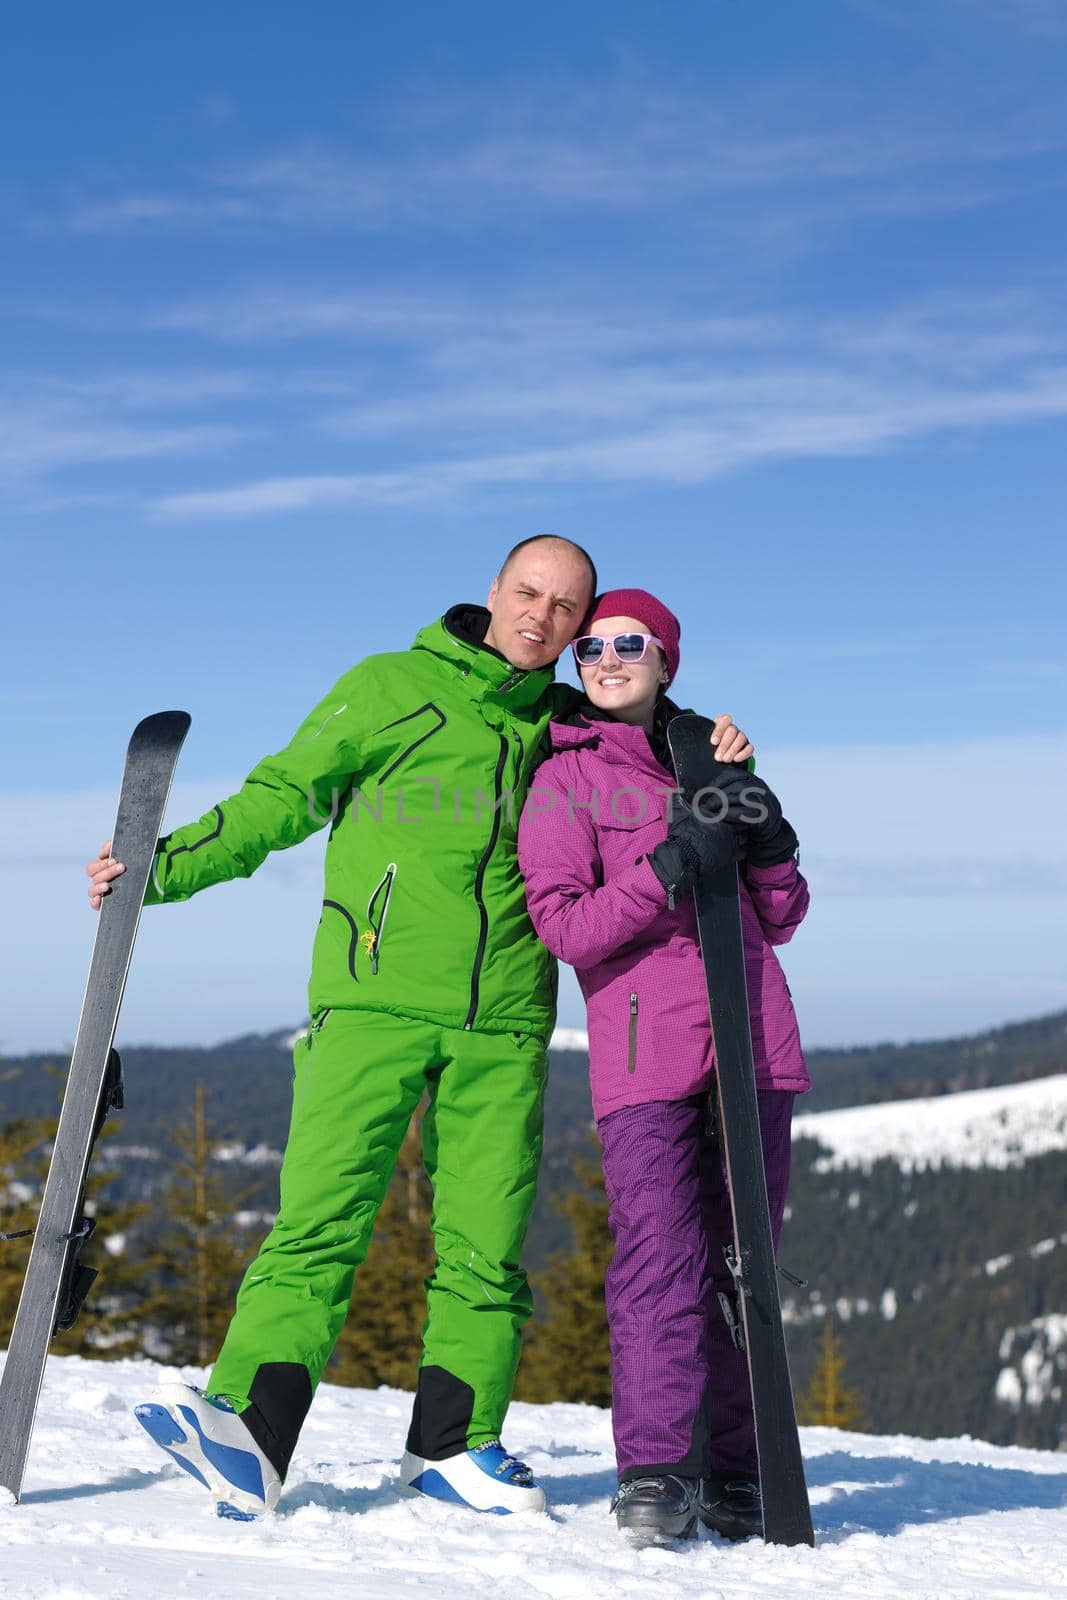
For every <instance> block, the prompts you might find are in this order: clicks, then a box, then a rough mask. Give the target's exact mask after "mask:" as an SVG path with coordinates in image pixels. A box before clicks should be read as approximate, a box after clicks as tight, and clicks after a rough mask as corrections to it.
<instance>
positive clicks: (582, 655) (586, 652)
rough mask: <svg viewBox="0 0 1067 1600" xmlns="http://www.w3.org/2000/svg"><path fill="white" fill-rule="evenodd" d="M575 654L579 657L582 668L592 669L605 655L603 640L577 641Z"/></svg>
mask: <svg viewBox="0 0 1067 1600" xmlns="http://www.w3.org/2000/svg"><path fill="white" fill-rule="evenodd" d="M574 653H575V655H576V656H577V657H578V662H579V665H580V666H583V667H591V666H592V665H593V662H594V661H599V660H600V658H601V656H602V655H603V654H604V641H603V639H596V638H590V639H576V640H575V643H574Z"/></svg>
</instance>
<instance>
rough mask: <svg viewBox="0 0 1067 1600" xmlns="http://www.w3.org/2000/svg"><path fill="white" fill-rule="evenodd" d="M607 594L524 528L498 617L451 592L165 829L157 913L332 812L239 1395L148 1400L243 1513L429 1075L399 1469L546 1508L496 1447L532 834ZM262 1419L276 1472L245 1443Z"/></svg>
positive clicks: (519, 1101)
mask: <svg viewBox="0 0 1067 1600" xmlns="http://www.w3.org/2000/svg"><path fill="white" fill-rule="evenodd" d="M595 587H596V574H595V571H594V569H593V565H592V562H591V560H590V559H589V557H588V556H587V555H586V554H585V552H584V551H582V550H581V549H580V548H579V547H578V546H575V545H573V544H571V543H570V542H569V541H567V540H562V539H554V538H539V539H536V540H530V541H526V542H524V543H523V544H522V545H520V546H518V547H517V548H516V550H515V551H513V552H512V553H511V555H510V556H509V557H508V559H507V560H506V561H505V563H504V566H503V568H502V569H501V572H500V575H499V577H498V578H496V579H495V580H494V582H493V585H492V588H491V590H490V594H489V602H488V610H485V609H483V608H481V607H476V606H457V607H455V608H453V609H452V610H451V611H449V612H447V613H446V615H445V616H444V617H443V618H441V619H440V620H439V621H437V622H434V623H431V624H430V626H429V627H426V628H423V629H422V631H421V632H420V633H419V634H418V636H417V638H416V640H415V644H414V647H413V648H412V649H410V650H406V651H403V652H399V653H396V654H388V655H378V656H371V657H368V658H367V659H366V660H364V661H362V662H360V663H359V665H357V666H355V667H353V668H352V670H351V671H350V672H347V673H346V674H345V675H344V676H343V677H342V678H341V679H340V680H339V682H338V683H337V684H336V685H335V687H334V688H333V689H332V690H331V691H330V693H329V694H328V695H327V696H326V698H325V700H323V701H322V703H321V704H320V705H318V706H316V707H315V709H314V711H312V712H311V714H310V715H309V716H308V717H307V718H306V720H305V721H304V722H303V724H302V725H301V726H300V728H298V730H297V732H296V734H295V736H294V738H293V739H292V741H291V743H290V744H289V745H288V746H287V747H286V748H285V749H284V750H282V751H280V752H279V753H278V754H277V755H274V756H269V757H267V759H266V760H264V761H261V762H260V763H259V765H258V766H257V767H255V768H254V769H253V771H252V772H251V773H250V774H249V776H248V778H247V779H246V780H245V782H244V784H243V786H242V787H241V789H240V790H239V791H238V793H237V794H235V795H233V796H232V797H231V798H230V799H229V800H224V801H223V802H222V803H221V804H220V805H218V806H216V807H215V809H214V810H213V811H212V812H210V813H208V815H207V816H205V817H203V818H201V820H200V821H199V822H194V823H191V824H190V825H189V826H187V827H182V828H179V829H177V830H176V831H175V832H174V833H171V834H170V835H169V836H168V837H166V838H163V839H161V840H160V842H159V847H158V853H157V855H156V859H155V863H154V868H153V873H152V877H151V880H150V883H149V889H148V893H147V896H146V902H145V903H146V904H148V905H151V904H160V903H163V902H170V901H176V900H185V899H188V898H189V896H190V895H192V894H195V893H196V892H197V891H198V890H200V889H203V888H206V887H207V886H208V885H209V884H213V883H221V882H223V881H224V880H226V879H229V878H235V877H247V876H249V875H250V874H251V873H252V872H254V871H255V869H256V868H257V867H258V866H259V865H260V863H261V862H262V861H263V860H264V859H265V857H266V856H267V854H268V853H269V852H270V851H271V850H279V849H286V848H288V847H289V846H290V845H295V844H299V843H300V842H301V840H303V839H306V838H307V837H308V836H309V834H311V833H313V832H315V831H316V830H317V829H320V828H323V827H326V826H327V825H328V826H329V829H330V835H329V843H328V845H327V850H326V880H325V898H324V900H323V903H322V915H321V917H320V920H319V925H318V931H317V934H316V937H315V946H314V955H313V961H312V970H311V980H310V985H309V1010H310V1013H311V1018H312V1021H311V1026H310V1028H309V1030H308V1032H307V1034H306V1036H305V1037H304V1038H303V1039H301V1040H300V1041H299V1042H298V1044H297V1046H296V1049H295V1052H294V1055H295V1081H294V1087H293V1112H292V1124H291V1128H290V1132H289V1139H288V1143H287V1145H286V1150H285V1158H284V1161H283V1165H282V1170H281V1207H280V1211H279V1214H278V1217H277V1220H276V1222H275V1224H274V1227H273V1229H272V1230H271V1233H270V1234H269V1236H268V1238H267V1239H266V1240H265V1242H264V1244H263V1246H262V1248H261V1250H260V1252H259V1255H258V1256H257V1258H256V1259H255V1261H254V1262H253V1263H252V1265H251V1266H250V1268H249V1269H248V1272H247V1274H246V1276H245V1279H244V1282H243V1284H242V1286H241V1289H240V1292H239V1294H238V1299H237V1310H236V1314H235V1316H234V1319H233V1321H232V1323H231V1324H230V1329H229V1332H228V1334H227V1336H226V1339H225V1342H224V1344H223V1347H222V1350H221V1352H220V1354H219V1357H218V1361H217V1363H216V1365H215V1368H214V1370H213V1372H212V1374H211V1377H210V1380H209V1384H208V1394H209V1395H210V1396H211V1397H213V1399H217V1397H225V1401H226V1402H228V1405H229V1407H230V1408H232V1410H224V1409H223V1408H222V1407H221V1406H220V1405H218V1404H215V1405H214V1406H213V1407H212V1408H211V1411H208V1409H207V1407H208V1402H206V1401H203V1400H199V1401H198V1400H197V1399H195V1398H192V1399H189V1398H186V1399H185V1400H184V1409H180V1407H182V1405H183V1400H182V1397H176V1396H174V1395H173V1394H170V1395H169V1396H165V1397H163V1402H164V1403H161V1402H159V1401H157V1402H152V1403H150V1404H148V1405H146V1406H144V1407H140V1408H138V1411H139V1415H140V1420H141V1421H142V1422H143V1423H144V1424H145V1426H146V1427H147V1428H148V1430H149V1432H150V1433H152V1436H153V1437H154V1438H156V1440H157V1442H158V1443H161V1444H163V1445H164V1447H165V1448H168V1449H169V1450H170V1452H171V1454H172V1456H174V1458H175V1459H176V1460H178V1461H179V1462H180V1464H181V1465H182V1466H184V1467H185V1468H186V1469H187V1470H188V1471H190V1472H192V1473H193V1475H194V1476H197V1477H199V1478H201V1479H202V1480H205V1481H206V1482H207V1483H208V1485H209V1487H210V1488H212V1489H213V1491H214V1492H215V1494H216V1498H217V1499H218V1500H219V1502H220V1504H221V1505H222V1506H224V1507H228V1508H229V1510H228V1512H227V1513H226V1514H231V1515H232V1514H235V1513H236V1512H244V1513H248V1512H253V1513H254V1512H255V1511H257V1510H262V1509H263V1507H264V1505H265V1504H266V1505H269V1504H271V1503H272V1502H273V1500H274V1499H276V1498H277V1493H278V1490H279V1488H280V1482H281V1480H283V1479H284V1477H285V1473H286V1469H287V1468H288V1465H289V1459H290V1456H291V1455H292V1451H293V1448H294V1446H295V1444H296V1440H297V1435H298V1433H299V1431H300V1427H301V1425H302V1423H303V1421H304V1417H305V1415H306V1413H307V1410H308V1407H309V1406H310V1404H311V1398H312V1395H313V1393H314V1390H315V1387H316V1385H317V1384H318V1381H319V1379H320V1377H321V1376H322V1372H323V1369H324V1367H325V1365H326V1362H327V1360H328V1358H329V1356H330V1353H331V1351H332V1349H333V1346H334V1343H335V1341H336V1339H337V1336H338V1334H339V1332H340V1330H341V1327H342V1325H343V1323H344V1320H345V1316H346V1314H347V1312H348V1308H349V1301H350V1297H351V1293H352V1280H353V1274H354V1273H355V1271H356V1269H357V1267H358V1266H359V1265H360V1263H361V1262H362V1261H363V1259H364V1257H365V1255H366V1253H367V1249H368V1247H369V1245H370V1242H371V1236H372V1232H373V1227H374V1219H375V1216H376V1214H377V1211H378V1207H379V1206H380V1204H381V1202H382V1199H383V1197H384V1195H385V1191H386V1188H387V1186H388V1183H389V1179H390V1176H391V1174H392V1171H393V1166H394V1163H395V1161H396V1157H397V1153H398V1150H399V1148H400V1144H401V1141H402V1139H403V1137H404V1133H405V1130H406V1129H407V1126H408V1123H409V1122H410V1119H411V1115H412V1113H413V1111H414V1110H415V1107H416V1106H417V1105H418V1103H419V1101H420V1099H421V1097H422V1095H423V1094H424V1093H425V1092H428V1095H429V1107H428V1110H427V1112H426V1117H425V1121H424V1123H423V1144H424V1157H425V1163H426V1168H427V1171H428V1173H429V1175H430V1178H431V1180H432V1183H433V1188H434V1205H433V1218H432V1225H433V1231H434V1239H435V1244H436V1258H437V1259H436V1264H435V1267H434V1270H433V1273H432V1275H431V1277H430V1279H429V1281H428V1283H427V1320H426V1326H425V1332H424V1341H423V1353H422V1359H421V1363H420V1368H419V1374H418V1385H417V1392H416V1397H415V1405H414V1413H413V1417H412V1421H411V1430H410V1433H409V1437H408V1453H409V1457H410V1458H411V1459H410V1460H406V1462H405V1477H406V1478H408V1480H409V1481H411V1482H412V1483H413V1485H414V1486H417V1487H421V1488H423V1489H424V1490H425V1491H426V1492H430V1493H438V1494H442V1495H444V1496H445V1497H446V1498H449V1499H456V1498H461V1499H464V1500H465V1501H467V1503H470V1504H476V1503H477V1502H478V1500H479V1494H480V1491H481V1489H482V1488H483V1485H484V1486H486V1487H487V1490H488V1498H487V1500H486V1503H485V1504H484V1505H483V1506H482V1507H481V1508H482V1509H500V1510H520V1509H540V1507H541V1506H543V1503H544V1500H543V1496H542V1495H541V1491H540V1490H539V1489H537V1488H536V1486H535V1485H534V1484H533V1481H532V1478H531V1476H530V1474H529V1471H528V1469H523V1468H522V1466H521V1463H515V1462H513V1461H512V1459H511V1458H510V1457H506V1456H504V1454H503V1452H502V1451H501V1450H499V1449H494V1448H493V1442H494V1441H497V1440H498V1439H499V1435H500V1430H501V1427H502V1424H503V1420H504V1414H505V1412H506V1410H507V1407H508V1402H509V1400H510V1396H511V1389H512V1384H513V1381H514V1376H515V1369H516V1365H517V1362H518V1357H519V1348H520V1331H521V1328H522V1326H523V1323H524V1322H525V1321H526V1319H527V1318H528V1317H529V1315H530V1311H531V1297H530V1290H529V1286H528V1284H527V1281H526V1275H525V1273H524V1272H523V1270H522V1269H521V1267H520V1265H519V1257H520V1251H521V1248H522V1243H523V1239H524V1236H525V1233H526V1228H527V1224H528V1222H529V1218H530V1213H531V1210H532V1207H533V1202H534V1196H535V1187H536V1181H537V1169H538V1162H539V1159H540V1152H541V1124H542V1098H543V1092H544V1084H545V1075H546V1070H547V1055H546V1045H547V1042H548V1038H549V1035H550V1033H551V1030H552V1026H553V1020H554V1014H555V996H556V972H555V962H554V960H553V958H552V957H551V956H550V955H549V954H548V952H547V951H546V950H545V949H544V947H543V946H542V945H541V944H540V943H539V942H538V940H537V939H536V937H535V936H534V933H533V930H532V928H531V925H530V922H529V920H528V917H527V914H526V902H525V897H524V893H523V884H522V878H521V876H520V874H519V868H518V862H517V857H516V850H515V841H516V833H517V827H518V818H519V811H520V809H521V806H522V802H523V799H524V798H525V794H526V789H527V785H528V782H529V778H530V774H531V772H532V770H533V768H534V766H535V764H536V761H537V759H538V754H539V748H538V747H539V745H540V743H541V739H542V735H543V734H544V732H545V728H546V725H547V722H548V718H549V716H550V714H551V712H552V710H553V709H554V707H555V706H556V705H557V704H558V703H559V698H560V696H566V695H567V694H568V693H569V692H570V691H568V690H567V689H565V688H564V687H563V686H556V687H555V689H554V686H553V668H554V663H555V661H556V659H557V657H558V656H559V654H560V652H561V651H562V650H563V649H565V648H566V646H567V645H568V644H569V642H570V640H571V639H572V638H573V637H574V635H575V633H576V632H577V630H578V626H579V624H580V623H581V620H582V617H583V615H584V614H585V612H586V610H587V608H588V605H589V603H590V601H591V600H592V598H593V594H594V591H595ZM117 866H118V864H117V863H113V862H111V861H110V858H108V857H107V852H106V848H105V851H104V852H103V853H102V855H101V857H100V858H99V859H98V860H97V861H96V862H94V863H92V864H91V868H90V874H91V876H92V877H93V884H92V886H91V888H90V895H91V896H94V899H93V903H94V904H96V905H99V894H100V892H106V886H107V882H108V881H109V879H110V877H111V876H113V875H114V873H115V871H116V870H117ZM171 1387H172V1388H173V1387H175V1386H171ZM194 1395H195V1392H194V1391H191V1390H190V1391H186V1396H194ZM142 1413H143V1414H142ZM234 1413H237V1415H235V1414H234ZM179 1434H180V1435H182V1436H183V1437H181V1438H178V1437H177V1435H179ZM249 1435H251V1439H252V1440H253V1441H254V1444H255V1446H256V1449H255V1450H254V1451H252V1452H251V1454H252V1456H254V1457H256V1458H257V1461H256V1464H257V1465H258V1467H259V1473H260V1477H261V1478H262V1484H260V1483H258V1482H257V1475H256V1472H255V1471H254V1470H253V1467H252V1465H251V1464H249V1463H244V1464H241V1463H238V1466H240V1467H241V1469H242V1471H243V1472H244V1477H240V1476H239V1475H237V1476H235V1475H234V1470H233V1462H232V1461H230V1460H229V1457H230V1456H232V1455H234V1454H240V1453H241V1451H242V1448H245V1447H247V1446H248V1444H249ZM486 1446H488V1447H489V1448H488V1453H487V1452H486V1451H485V1449H484V1448H483V1450H482V1452H481V1453H480V1456H479V1451H478V1447H486ZM469 1453H470V1454H472V1455H475V1456H479V1459H477V1460H475V1461H474V1462H471V1461H469V1460H468V1459H467V1458H468V1454H469ZM263 1457H265V1461H264V1460H263V1459H259V1458H263ZM450 1458H463V1459H462V1461H461V1462H460V1463H459V1465H460V1466H461V1468H462V1472H463V1475H464V1476H463V1479H462V1481H459V1482H456V1481H454V1476H455V1475H454V1474H452V1475H449V1476H445V1477H444V1487H442V1484H441V1483H439V1482H438V1481H436V1480H437V1479H441V1478H442V1472H441V1471H440V1470H436V1471H435V1472H434V1473H433V1475H432V1476H431V1477H430V1478H429V1479H427V1478H426V1471H425V1470H423V1471H420V1470H417V1468H418V1466H419V1464H420V1463H421V1464H422V1467H423V1468H425V1464H426V1463H435V1464H438V1463H444V1462H446V1461H448V1460H449V1459H450ZM483 1458H484V1459H483ZM502 1464H503V1465H502ZM487 1467H491V1469H492V1471H491V1472H487V1471H486V1468H487ZM501 1468H502V1470H499V1471H498V1469H501ZM468 1469H469V1470H468ZM471 1472H473V1474H474V1476H473V1477H471ZM275 1476H276V1479H277V1482H275V1481H274V1478H275ZM420 1477H421V1478H423V1479H424V1480H425V1481H423V1482H421V1483H416V1480H417V1479H419V1478H420ZM246 1480H247V1481H246ZM479 1480H481V1481H479Z"/></svg>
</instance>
